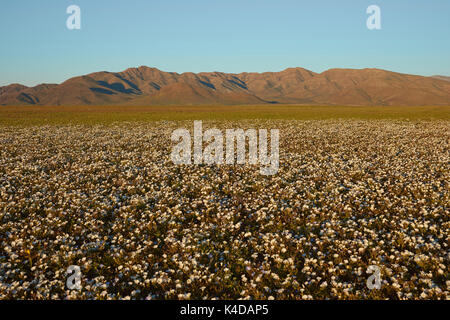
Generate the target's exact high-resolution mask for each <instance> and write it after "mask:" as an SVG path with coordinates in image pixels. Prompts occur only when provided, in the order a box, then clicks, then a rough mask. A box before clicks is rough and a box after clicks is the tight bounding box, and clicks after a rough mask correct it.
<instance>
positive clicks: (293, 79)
mask: <svg viewBox="0 0 450 320" xmlns="http://www.w3.org/2000/svg"><path fill="white" fill-rule="evenodd" d="M109 104H111V105H125V106H126V105H205V104H213V105H221V104H223V105H238V104H243V105H245V104H310V105H355V106H359V105H361V106H365V105H367V106H369V105H399V106H402V105H450V81H448V80H447V79H445V77H443V76H437V77H424V76H417V75H409V74H403V73H397V72H392V71H387V70H382V69H373V68H366V69H341V68H334V69H329V70H326V71H324V72H322V73H315V72H313V71H310V70H307V69H304V68H300V67H296V68H287V69H285V70H283V71H280V72H263V73H257V72H243V73H224V72H218V71H215V72H200V73H192V72H184V73H176V72H165V71H161V70H159V69H157V68H151V67H146V66H140V67H137V68H128V69H126V70H124V71H121V72H107V71H100V72H94V73H90V74H87V75H82V76H77V77H73V78H70V79H67V80H66V81H64V82H62V83H61V84H40V85H37V86H34V87H27V86H23V85H21V84H11V85H8V86H4V87H0V105H56V106H59V105H72V106H76V105H109Z"/></svg>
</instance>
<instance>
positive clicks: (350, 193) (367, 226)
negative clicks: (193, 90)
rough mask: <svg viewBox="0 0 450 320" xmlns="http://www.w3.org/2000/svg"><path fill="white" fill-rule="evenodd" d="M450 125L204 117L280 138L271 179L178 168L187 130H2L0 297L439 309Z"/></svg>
mask: <svg viewBox="0 0 450 320" xmlns="http://www.w3.org/2000/svg"><path fill="white" fill-rule="evenodd" d="M449 123H450V122H449V121H448V120H433V121H425V120H413V121H399V120H395V119H391V120H364V119H359V120H358V119H354V120H308V121H304V120H277V119H268V120H241V121H237V120H236V121H234V120H233V121H232V120H224V121H214V120H210V121H205V122H204V127H205V128H207V127H208V126H214V127H218V128H221V129H225V128H236V127H239V128H273V129H279V130H280V167H279V171H278V174H276V175H273V176H263V175H261V174H260V173H259V166H256V165H174V164H173V163H172V162H171V160H170V153H171V147H172V142H171V140H170V135H171V133H172V131H173V130H175V129H177V128H180V127H186V128H192V121H187V120H183V121H154V122H149V123H139V122H133V123H131V122H130V123H129V122H123V123H117V124H108V125H101V124H97V125H82V124H79V125H76V124H73V125H70V124H62V125H33V126H1V127H0V299H387V298H389V299H450V272H449V267H450V263H449V259H450V250H449V244H450V232H449V230H450V192H449V181H450V130H449V129H450V125H449ZM71 265H78V266H80V269H81V272H82V279H81V281H82V289H81V290H69V289H67V287H66V280H67V275H66V270H67V268H68V267H69V266H71ZM370 265H375V266H379V268H380V270H381V279H382V284H381V288H380V289H379V290H377V289H373V290H370V289H368V287H367V285H366V281H367V279H368V277H369V276H370V274H369V273H367V272H366V271H367V268H368V267H369V266H370Z"/></svg>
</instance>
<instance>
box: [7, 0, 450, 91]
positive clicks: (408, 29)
mask: <svg viewBox="0 0 450 320" xmlns="http://www.w3.org/2000/svg"><path fill="white" fill-rule="evenodd" d="M71 4H75V5H78V6H79V7H80V8H81V10H82V11H81V19H82V22H81V27H82V28H81V30H72V31H71V30H68V29H67V28H66V20H67V17H68V14H66V8H67V7H68V6H69V5H71ZM372 4H376V5H378V6H380V7H381V14H382V30H377V31H370V30H368V29H367V28H366V20H367V17H368V15H367V14H366V9H367V7H368V6H369V5H372ZM0 39H1V40H0V41H1V42H0V43H1V45H0V46H1V47H0V86H1V85H6V84H9V83H14V82H18V83H23V84H26V85H35V84H38V83H42V82H47V83H48V82H50V83H59V82H62V81H64V80H66V79H68V78H70V77H73V76H76V75H82V74H86V73H91V72H95V71H103V70H106V71H122V70H124V69H126V68H128V67H137V66H140V65H147V66H153V67H157V68H159V69H161V70H164V71H175V72H185V71H192V72H199V71H223V72H244V71H249V72H250V71H252V72H263V71H281V70H283V69H285V68H287V67H296V66H298V67H304V68H307V69H310V70H312V71H315V72H322V71H324V70H326V69H329V68H336V67H340V68H365V67H375V68H383V69H388V70H393V71H398V72H404V73H412V74H421V75H433V74H442V75H450V1H449V0H370V1H366V0H339V1H337V0H314V1H312V0H308V1H303V0H270V1H267V0H226V1H225V0H127V1H119V0H72V1H69V0H2V1H1V7H0Z"/></svg>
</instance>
